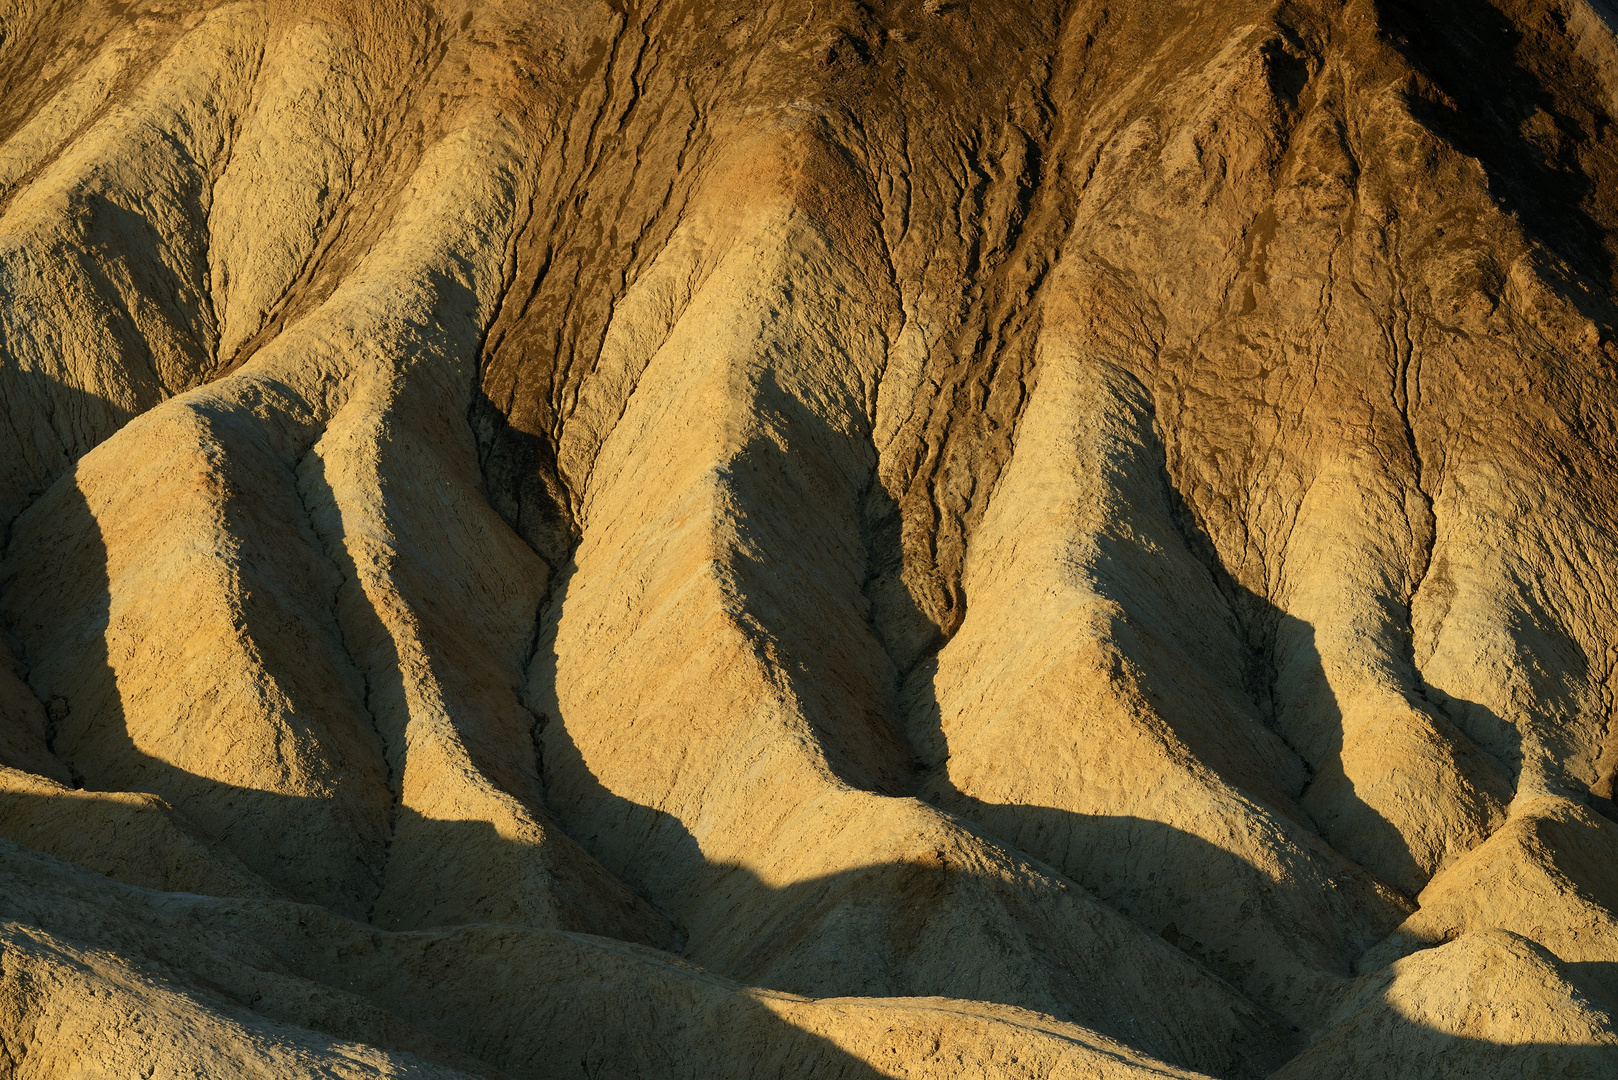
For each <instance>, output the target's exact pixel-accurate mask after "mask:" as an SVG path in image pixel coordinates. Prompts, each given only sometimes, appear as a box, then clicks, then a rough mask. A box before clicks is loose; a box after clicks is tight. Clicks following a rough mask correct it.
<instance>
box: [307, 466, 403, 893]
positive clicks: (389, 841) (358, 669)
mask: <svg viewBox="0 0 1618 1080" xmlns="http://www.w3.org/2000/svg"><path fill="white" fill-rule="evenodd" d="M317 441H318V440H317ZM311 457H314V458H315V461H316V465H315V466H314V468H315V469H318V470H319V471H320V474H321V476H322V478H323V477H324V471H325V463H324V461H323V460H322V459H321V458H320V455H319V454H318V453H316V450H315V445H314V444H313V443H312V444H311V445H310V446H309V448H308V449H306V450H305V451H304V452H303V453H302V454H301V455H299V457H298V459H297V461H296V462H295V463H294V464H293V466H292V470H291V478H292V486H293V490H294V491H295V492H296V493H297V496H298V503H299V505H300V506H302V507H303V513H304V524H306V525H307V526H308V528H309V532H310V535H312V536H313V537H314V538H315V542H316V543H317V544H318V545H319V550H320V553H321V555H322V556H323V557H324V559H325V561H326V564H327V565H328V566H330V567H331V570H332V573H333V574H334V575H335V576H336V578H337V587H336V588H335V589H333V590H332V595H331V602H330V604H329V605H328V610H329V611H330V612H331V618H332V627H333V629H335V630H336V631H337V637H338V641H339V642H340V643H341V644H342V647H343V656H344V657H345V658H346V659H347V660H348V664H349V667H350V668H351V669H352V670H353V671H354V672H355V674H357V675H358V676H359V677H360V680H361V683H362V684H363V686H364V692H363V696H362V697H361V706H362V707H363V709H364V711H365V719H366V721H367V722H368V723H369V725H370V728H371V731H372V732H373V733H374V734H375V735H376V739H377V746H378V748H379V749H380V750H381V752H382V768H383V774H384V776H385V777H386V780H387V785H388V793H389V795H390V797H391V799H390V805H389V809H388V820H387V827H386V830H385V835H386V839H385V840H384V841H383V847H382V859H381V863H380V865H379V875H378V880H377V882H376V892H375V893H373V895H371V896H370V897H369V898H366V899H365V918H366V921H367V922H369V921H370V919H371V915H372V912H373V911H374V910H375V908H376V902H377V899H378V898H379V897H380V896H381V892H382V888H383V886H384V884H385V883H386V880H387V869H388V856H389V854H390V852H391V851H392V848H393V840H394V835H395V831H396V830H397V828H398V821H399V816H400V814H401V812H402V810H403V804H404V777H403V775H402V774H401V773H399V772H398V771H397V770H395V768H394V765H393V756H392V751H393V749H394V746H393V740H391V739H389V738H388V736H387V734H386V733H385V732H384V731H383V730H382V725H381V724H380V723H378V721H377V718H376V710H375V708H374V707H373V705H372V689H371V673H370V671H369V670H368V669H367V667H366V665H364V664H362V663H360V662H359V659H358V657H356V656H355V654H354V649H353V647H352V645H350V643H349V640H348V631H347V629H346V628H345V627H344V625H343V617H342V594H343V590H344V589H346V588H350V587H352V588H356V589H360V590H361V593H362V597H361V602H367V603H368V602H369V601H368V600H367V599H366V598H365V597H364V596H363V592H364V587H363V586H362V585H361V584H360V581H359V579H358V577H356V576H355V575H354V574H351V573H347V572H345V571H344V569H343V568H344V567H345V566H351V565H352V559H350V558H349V556H348V552H347V550H346V549H344V548H343V547H342V539H343V538H342V536H341V533H340V532H339V535H338V536H337V537H336V538H335V541H333V540H332V539H331V538H328V537H327V536H326V535H325V534H324V533H323V532H322V531H321V529H320V527H319V526H318V525H317V524H316V521H315V508H314V505H313V501H312V499H311V496H310V493H309V492H308V491H306V490H305V487H304V467H305V462H307V461H308V460H309V459H310V458H311ZM320 482H321V483H322V484H323V485H324V479H322V480H321V481H320ZM325 494H326V497H327V498H328V499H329V500H330V501H331V502H332V510H333V512H334V513H335V514H336V515H337V520H338V522H339V529H340V527H341V525H340V523H341V521H342V511H341V508H339V507H337V505H336V502H335V498H334V496H332V494H331V490H330V488H329V487H327V488H326V493H325ZM402 757H403V755H402V754H401V759H402Z"/></svg>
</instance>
